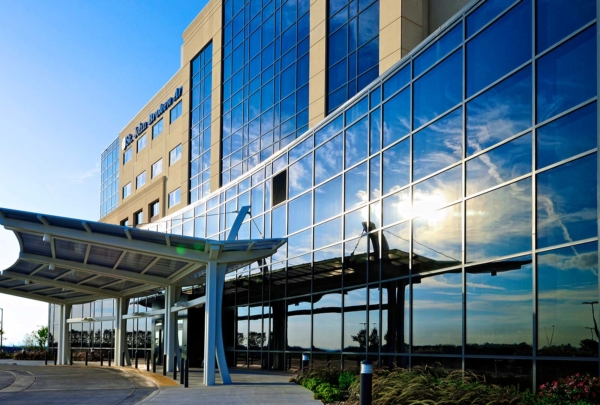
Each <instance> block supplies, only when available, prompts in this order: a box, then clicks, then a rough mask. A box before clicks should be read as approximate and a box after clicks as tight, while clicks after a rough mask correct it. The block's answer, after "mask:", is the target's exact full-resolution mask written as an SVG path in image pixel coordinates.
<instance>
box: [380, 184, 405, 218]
mask: <svg viewBox="0 0 600 405" xmlns="http://www.w3.org/2000/svg"><path fill="white" fill-rule="evenodd" d="M410 214H411V204H410V189H409V188H405V189H404V190H402V191H399V192H397V193H395V194H392V195H390V196H388V197H385V198H384V199H383V226H386V225H389V224H393V223H394V222H399V221H402V220H405V219H408V218H410Z"/></svg>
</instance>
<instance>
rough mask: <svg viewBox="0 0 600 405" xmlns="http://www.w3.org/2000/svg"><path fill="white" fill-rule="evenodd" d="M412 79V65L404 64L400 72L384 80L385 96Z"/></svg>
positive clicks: (385, 97) (388, 95)
mask: <svg viewBox="0 0 600 405" xmlns="http://www.w3.org/2000/svg"><path fill="white" fill-rule="evenodd" d="M409 81H410V65H407V66H404V67H403V68H402V69H400V70H399V71H398V72H396V73H394V74H393V75H392V76H390V77H388V78H387V79H385V81H384V82H383V98H384V99H387V98H389V97H390V96H391V95H392V94H394V93H395V92H397V91H398V90H400V89H401V88H402V87H404V86H406V85H407V84H408V82H409Z"/></svg>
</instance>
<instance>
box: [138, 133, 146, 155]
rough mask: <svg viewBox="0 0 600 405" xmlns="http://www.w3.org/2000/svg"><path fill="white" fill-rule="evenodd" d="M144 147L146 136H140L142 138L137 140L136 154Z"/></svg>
mask: <svg viewBox="0 0 600 405" xmlns="http://www.w3.org/2000/svg"><path fill="white" fill-rule="evenodd" d="M145 147H146V134H144V135H142V137H141V138H140V139H138V142H137V151H138V153H139V152H140V151H141V150H142V149H144V148H145Z"/></svg>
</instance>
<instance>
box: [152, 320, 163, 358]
mask: <svg viewBox="0 0 600 405" xmlns="http://www.w3.org/2000/svg"><path fill="white" fill-rule="evenodd" d="M164 342H165V337H164V330H163V324H162V322H160V323H156V324H155V325H154V341H153V342H152V353H153V356H154V357H155V358H156V364H162V363H163V353H164V348H165V347H164Z"/></svg>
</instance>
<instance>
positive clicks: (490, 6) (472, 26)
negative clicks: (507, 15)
mask: <svg viewBox="0 0 600 405" xmlns="http://www.w3.org/2000/svg"><path fill="white" fill-rule="evenodd" d="M514 2H515V0H488V1H486V2H484V3H483V4H482V5H481V6H479V7H478V8H477V10H475V11H474V12H472V13H471V14H469V15H468V16H467V37H469V36H471V35H473V34H474V33H475V32H477V31H479V30H480V29H481V27H483V26H484V25H486V24H487V23H489V22H490V21H492V20H493V19H494V18H496V17H497V16H498V15H499V14H500V13H501V12H502V11H504V10H506V9H507V8H508V6H510V5H511V4H513V3H514Z"/></svg>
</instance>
